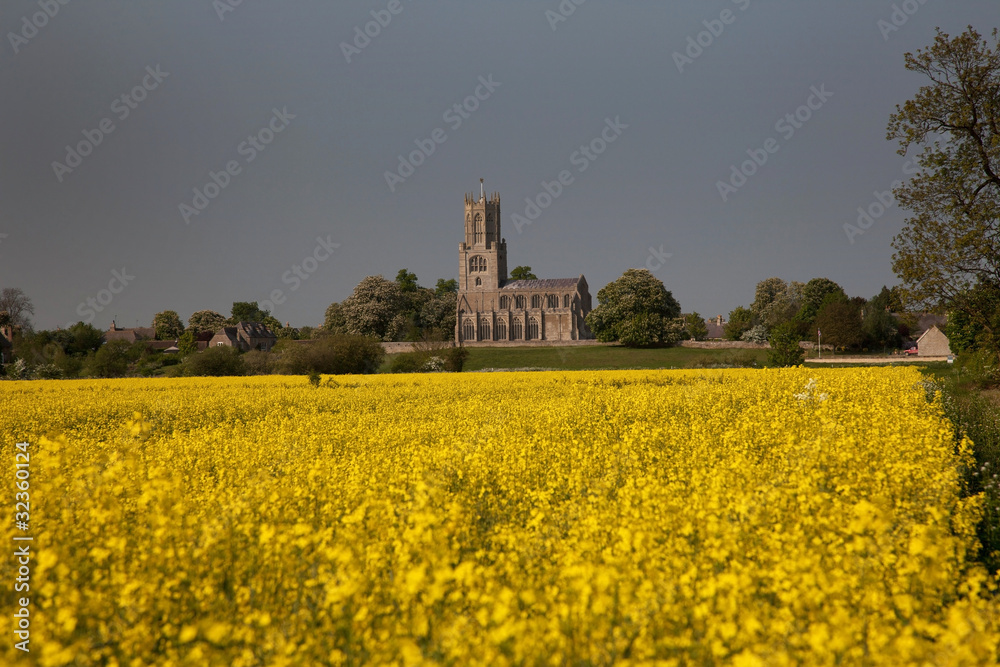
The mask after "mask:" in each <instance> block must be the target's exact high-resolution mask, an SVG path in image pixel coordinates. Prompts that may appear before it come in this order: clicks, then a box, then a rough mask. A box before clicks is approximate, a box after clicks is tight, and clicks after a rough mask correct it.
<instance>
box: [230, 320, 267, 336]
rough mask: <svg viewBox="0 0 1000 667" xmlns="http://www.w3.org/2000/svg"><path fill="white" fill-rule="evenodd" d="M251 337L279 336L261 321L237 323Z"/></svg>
mask: <svg viewBox="0 0 1000 667" xmlns="http://www.w3.org/2000/svg"><path fill="white" fill-rule="evenodd" d="M236 326H237V327H239V328H240V329H242V330H243V333H245V334H246V335H247V337H249V338H277V336H275V335H274V334H273V333H272V332H271V330H270V329H268V328H267V327H266V326H264V325H263V324H261V323H260V322H240V323H239V324H237V325H236Z"/></svg>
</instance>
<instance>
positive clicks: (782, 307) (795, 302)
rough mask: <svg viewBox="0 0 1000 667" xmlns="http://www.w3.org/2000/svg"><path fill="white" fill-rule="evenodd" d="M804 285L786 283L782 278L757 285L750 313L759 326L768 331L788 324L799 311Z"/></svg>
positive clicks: (770, 279) (766, 280)
mask: <svg viewBox="0 0 1000 667" xmlns="http://www.w3.org/2000/svg"><path fill="white" fill-rule="evenodd" d="M802 292H803V285H802V283H798V282H792V283H786V282H785V281H784V280H782V279H781V278H767V279H765V280H762V281H760V282H759V283H757V289H756V290H755V292H754V300H753V303H752V304H750V313H751V314H752V315H753V317H754V320H755V322H756V323H757V324H763V325H764V326H765V327H767V328H768V329H771V328H773V327H776V326H778V325H779V324H781V323H783V322H788V321H789V320H791V319H792V318H793V317H795V314H796V313H797V312H798V310H799V304H800V302H801V301H802Z"/></svg>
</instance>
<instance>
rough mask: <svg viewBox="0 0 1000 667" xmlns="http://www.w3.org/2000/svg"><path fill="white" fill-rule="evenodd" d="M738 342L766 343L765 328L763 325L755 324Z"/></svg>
mask: <svg viewBox="0 0 1000 667" xmlns="http://www.w3.org/2000/svg"><path fill="white" fill-rule="evenodd" d="M740 340H742V341H745V342H747V343H766V342H767V327H765V326H764V325H763V324H755V325H754V326H752V327H750V328H749V329H747V330H746V331H744V332H743V335H742V336H740Z"/></svg>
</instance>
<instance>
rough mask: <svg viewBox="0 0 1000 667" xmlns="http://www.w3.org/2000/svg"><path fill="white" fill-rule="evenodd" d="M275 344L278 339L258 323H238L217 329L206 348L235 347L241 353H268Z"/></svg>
mask: <svg viewBox="0 0 1000 667" xmlns="http://www.w3.org/2000/svg"><path fill="white" fill-rule="evenodd" d="M277 342H278V337H277V336H275V335H274V334H273V333H272V332H271V330H270V329H268V328H267V327H266V326H264V325H263V324H261V323H260V322H239V323H238V324H237V325H236V326H233V327H222V328H221V329H219V330H218V331H217V332H216V333H215V335H214V336H212V339H211V340H210V341H208V346H209V347H235V348H237V349H239V350H241V351H243V352H248V351H250V350H261V351H262V352H268V351H270V350H271V348H272V347H274V344H275V343H277Z"/></svg>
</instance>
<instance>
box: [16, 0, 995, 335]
mask: <svg viewBox="0 0 1000 667" xmlns="http://www.w3.org/2000/svg"><path fill="white" fill-rule="evenodd" d="M64 1H65V0H64ZM236 2H237V0H217V1H216V2H212V0H185V1H184V2H170V3H168V2H161V1H154V0H128V1H126V0H107V1H102V2H87V3H84V2H83V1H82V0H70V1H69V2H68V3H67V4H65V5H61V4H58V2H57V1H56V0H5V1H4V7H3V13H2V18H0V30H2V33H3V34H4V40H3V44H2V45H0V90H2V91H3V95H2V96H0V118H2V120H3V122H2V124H0V151H2V153H0V155H2V162H0V287H8V286H16V287H21V288H22V289H24V290H25V291H26V292H27V293H28V295H29V296H30V297H31V298H32V300H33V301H34V303H35V306H36V316H35V318H34V319H35V325H36V327H38V328H54V327H56V326H65V325H66V324H67V323H68V322H75V321H77V320H80V319H84V320H90V321H92V322H93V324H94V325H95V326H98V327H100V328H106V327H107V326H108V324H109V323H110V321H111V319H112V317H116V318H117V320H118V322H119V324H120V325H127V326H134V325H135V324H136V323H139V324H142V325H146V324H148V323H149V322H150V320H151V319H152V316H153V314H154V313H156V312H157V311H160V310H164V309H172V310H176V311H177V312H178V313H180V315H181V317H182V318H185V319H186V318H187V317H188V316H189V315H190V314H191V313H192V312H193V311H196V310H201V309H211V310H217V311H219V312H222V313H224V314H227V315H228V313H229V310H230V307H231V305H232V302H233V301H252V300H257V301H262V302H263V301H265V300H268V299H270V297H271V296H272V294H273V293H274V292H275V291H276V290H279V291H280V292H281V294H280V297H281V300H282V302H281V303H280V304H278V303H275V304H274V307H273V311H274V315H275V316H276V317H278V318H279V319H280V320H282V321H291V322H292V323H293V324H296V325H305V324H311V325H316V324H320V323H321V322H322V320H323V312H324V310H325V309H326V307H327V306H328V305H329V304H330V303H331V302H332V301H339V300H341V299H343V298H345V297H346V296H348V295H349V294H350V292H351V290H352V288H353V287H354V285H355V284H357V283H358V282H359V281H360V280H361V279H362V278H363V277H365V276H366V275H371V274H378V273H381V274H383V275H385V276H386V277H389V278H392V277H394V276H395V274H396V272H397V271H398V270H399V269H400V268H402V267H406V268H409V269H410V270H411V271H414V272H415V273H416V274H417V276H418V277H419V278H420V282H421V284H424V285H433V284H434V282H435V281H436V280H437V279H438V278H442V277H444V278H451V277H456V276H457V272H458V260H457V247H458V243H459V242H460V241H461V239H462V197H463V194H464V193H465V192H471V191H473V190H478V187H479V178H480V177H483V178H485V179H486V188H487V190H488V191H499V192H500V193H501V196H502V211H503V214H504V215H503V234H504V236H505V237H506V238H507V242H508V252H509V257H510V260H509V261H510V263H511V265H512V266H514V265H518V264H527V265H530V266H532V267H533V269H534V270H535V273H537V274H538V276H539V277H540V278H560V277H573V276H576V275H578V274H580V273H583V274H585V275H586V277H587V280H588V282H589V283H590V285H591V290H592V292H593V293H595V294H596V292H597V290H598V289H599V288H600V287H602V286H603V285H605V284H606V283H608V282H609V281H611V280H613V279H615V278H616V277H618V276H619V275H621V273H622V272H623V271H624V270H625V269H628V268H630V267H643V266H648V267H650V268H655V275H656V276H657V277H659V278H660V279H661V280H663V282H664V283H665V284H666V285H667V288H668V289H670V290H671V291H672V292H673V294H674V296H675V297H676V298H677V299H678V300H679V301H680V303H681V305H682V307H683V308H684V310H685V311H690V310H697V311H699V312H700V313H702V314H703V315H705V316H712V315H716V314H719V313H722V314H725V313H728V312H729V311H730V310H731V309H732V308H734V307H735V306H737V305H741V304H742V305H745V304H748V303H749V302H750V301H751V300H752V298H753V290H754V286H755V284H756V283H757V282H758V281H759V280H761V279H763V278H767V277H769V276H774V275H776V276H780V277H782V278H784V279H786V280H801V281H806V280H809V279H810V278H813V277H817V276H824V277H828V278H831V279H833V280H835V281H837V282H839V283H840V284H841V285H843V286H844V287H845V288H846V289H847V291H848V293H850V294H851V295H859V296H864V297H870V296H872V295H873V294H875V293H877V292H878V290H879V289H880V288H881V286H882V285H883V284H889V285H891V284H894V282H895V280H894V276H893V275H892V272H891V270H890V258H891V255H892V249H891V247H890V245H889V242H890V240H891V238H892V236H893V235H894V234H896V233H897V232H898V231H899V230H900V229H901V228H902V224H903V218H904V213H903V212H901V211H900V210H898V207H896V206H892V205H890V206H889V207H888V210H887V211H886V212H885V213H884V214H883V215H882V216H881V217H878V218H877V219H874V220H873V223H872V224H871V225H870V226H869V227H868V229H866V230H865V231H864V233H863V234H854V235H853V237H852V238H850V239H849V235H848V233H846V232H845V229H844V225H845V224H856V221H857V218H858V210H857V209H858V207H864V208H866V209H867V208H869V207H872V206H873V205H875V204H876V203H877V199H876V196H875V194H874V193H876V192H881V191H885V190H888V189H889V188H890V187H891V185H892V183H893V181H894V180H896V179H899V178H902V177H903V176H904V163H905V158H902V157H900V156H898V155H896V153H895V146H894V145H893V144H890V143H889V142H887V141H886V140H885V127H886V122H887V119H888V116H889V114H890V113H891V112H892V111H893V109H894V105H895V104H897V103H900V102H902V101H903V100H905V99H907V98H908V97H909V96H911V95H912V94H913V93H914V92H915V90H916V89H917V88H918V87H919V86H920V85H922V84H923V83H924V82H923V81H922V80H921V79H920V78H919V77H916V76H915V75H911V74H908V73H907V72H905V70H904V69H903V54H904V53H905V52H906V51H915V50H916V49H918V48H920V47H923V46H926V45H928V44H930V43H931V42H932V41H933V35H934V28H935V27H937V26H940V27H941V28H943V29H944V30H945V31H947V32H949V33H952V34H955V33H957V32H960V31H962V30H963V29H964V28H965V26H967V25H969V24H972V25H973V26H974V27H976V28H977V29H978V30H979V31H980V32H982V33H983V34H984V35H985V34H987V33H989V32H991V31H992V28H993V27H994V26H996V25H997V24H998V23H1000V21H998V19H1000V12H998V11H997V3H996V1H995V0H949V1H948V2H945V1H944V0H924V1H923V2H921V1H920V0H907V1H906V2H898V1H893V0H864V1H862V0H838V1H837V2H819V1H818V0H817V1H800V2H778V1H768V0H713V1H711V2H695V1H693V0H692V1H683V2H661V3H653V2H636V1H633V0H618V1H616V2H609V1H601V0H587V1H585V2H583V3H582V4H580V5H579V6H576V5H574V4H573V3H572V0H564V1H563V2H562V5H561V6H562V8H563V12H564V13H566V14H569V11H568V10H569V8H571V7H575V10H574V11H573V12H572V14H570V15H569V16H568V17H565V18H566V20H559V21H557V20H556V19H555V18H554V17H557V16H558V17H559V18H563V17H562V16H561V15H559V14H558V12H559V11H560V9H559V8H560V2H559V1H558V0H543V1H538V0H533V1H531V2H528V1H524V0H503V1H500V0H493V1H489V2H487V1H469V0H463V1H462V2H459V1H458V0H400V2H399V3H398V4H396V3H395V2H390V0H374V1H368V2H353V1H351V2H329V1H324V2H320V1H319V0H312V1H305V0H303V1H289V2H266V1H265V0H243V1H242V2H241V3H240V4H238V5H236V6H231V5H232V4H235V3H236ZM577 2H579V0H577ZM45 7H48V10H49V13H50V14H54V15H53V16H51V17H49V16H46V15H45V14H43V13H41V12H43V11H44V9H45ZM390 9H391V10H395V11H396V12H397V13H396V14H392V13H390ZM56 10H57V11H56ZM224 10H226V11H224ZM228 10H231V11H228ZM727 10H728V13H726V14H723V12H724V11H727ZM373 11H374V12H375V16H376V17H377V18H381V19H382V21H383V23H387V25H385V26H384V27H382V26H377V25H376V24H371V25H367V26H366V24H368V23H369V22H371V21H374V20H375V19H374V18H373V15H372V14H371V12H373ZM547 12H548V14H547ZM907 12H909V13H907ZM720 16H721V18H720ZM220 17H221V18H220ZM387 18H390V19H391V21H386V19H387ZM904 19H905V20H904ZM706 21H707V22H708V24H707V25H706V24H705V23H704V22H706ZM880 21H881V22H882V23H881V24H880V23H879V22H880ZM727 22H728V23H727ZM894 22H895V23H894ZM37 25H40V26H41V27H37ZM366 27H367V29H368V31H369V32H371V33H373V34H374V33H377V36H375V37H374V38H370V39H369V40H368V42H367V43H366V41H365V39H361V38H358V37H357V34H358V32H362V33H363V31H364V30H365V29H366ZM376 27H377V28H378V29H377V30H376ZM710 31H714V32H715V33H718V34H714V35H713V34H711V32H710ZM699 33H703V34H700V35H699ZM689 38H691V40H693V41H695V42H697V41H698V40H699V39H700V41H701V42H702V44H703V45H706V46H703V47H691V46H690V42H689ZM356 39H357V42H356V44H357V45H360V46H361V47H362V48H358V46H354V47H353V49H349V51H351V52H349V53H347V55H345V48H344V46H343V44H344V43H350V44H353V43H355V40H356ZM689 49H690V51H689V52H688V53H689V55H690V56H693V57H691V58H690V60H689V61H688V62H684V61H679V60H678V57H677V56H675V53H680V54H684V53H685V52H686V51H688V50H689ZM699 51H700V52H699ZM685 57H687V56H685ZM348 58H349V59H350V62H348ZM678 63H679V64H680V67H679V66H678ZM147 68H148V69H147ZM679 70H680V71H679ZM480 77H482V80H486V81H491V82H492V83H490V85H489V86H488V87H487V86H484V85H483V84H481V83H480V80H481V79H480ZM137 86H138V88H137ZM814 91H818V92H819V93H821V95H820V96H817V95H816V94H815V92H814ZM477 92H478V93H479V96H480V98H485V99H481V100H478V99H475V97H474V96H475V95H476V93H477ZM123 95H124V96H126V97H125V99H122V96H123ZM470 96H473V98H472V99H468V98H469V97H470ZM463 103H464V104H465V105H466V107H467V109H462V111H461V112H456V111H455V110H454V108H453V107H454V105H455V104H463ZM807 104H812V106H813V109H809V108H808V107H806V108H801V109H800V107H802V106H803V105H807ZM477 107H478V108H477ZM449 110H451V111H449ZM276 112H277V114H276ZM796 112H798V114H799V119H798V120H796V119H794V116H793V122H789V121H787V120H782V119H784V118H785V116H786V114H789V113H791V114H795V113H796ZM293 116H294V117H293ZM608 119H610V121H611V124H615V122H616V120H617V124H618V129H616V130H611V129H610V126H609V124H608ZM803 119H804V120H803ZM779 121H780V123H779ZM800 121H802V122H800ZM626 126H627V127H626ZM605 128H608V129H607V130H605ZM108 130H110V132H109V131H108ZM275 130H280V132H275ZM435 130H440V131H439V132H437V133H435ZM602 132H603V133H604V138H605V139H608V138H613V139H614V141H613V143H608V144H606V145H603V141H604V139H600V138H601V136H602ZM88 137H89V138H88ZM250 137H254V139H253V142H251V141H249V138H250ZM432 137H435V138H436V139H437V140H438V142H437V143H435V141H434V139H433V138H432ZM98 139H99V143H97V140H98ZM768 139H772V141H771V142H770V143H768ZM267 141H270V143H267V144H266V145H265V143H264V142H267ZM81 142H83V145H82V146H80V144H81ZM254 142H256V143H257V147H255V146H254ZM416 142H421V143H422V144H423V145H424V147H425V149H427V148H429V146H430V145H431V144H433V146H434V151H433V153H432V154H431V155H429V156H427V157H426V158H424V157H423V156H422V155H417V156H414V158H416V159H415V161H417V162H421V161H422V164H420V165H419V166H418V167H416V169H414V170H413V173H412V174H410V173H409V171H408V169H406V168H404V169H403V170H402V173H403V175H405V176H407V177H406V178H405V180H403V181H402V182H398V180H397V179H391V180H392V181H393V183H392V187H391V188H390V186H389V184H388V183H387V178H386V172H387V171H393V172H396V173H397V174H399V173H400V158H399V156H400V155H403V156H405V157H406V158H407V159H409V157H410V154H411V153H412V152H413V151H417V150H418V144H417V143H416ZM92 144H97V145H92ZM67 146H72V147H74V150H77V149H79V152H81V153H88V154H87V155H79V156H76V155H67ZM581 147H587V151H586V153H585V152H580V151H581ZM602 148H603V152H602V153H601V154H600V155H597V154H596V153H595V152H591V151H592V150H593V151H598V150H601V149H602ZM767 149H770V151H771V152H768V150H767ZM748 151H751V153H749V154H748ZM428 152H429V151H428ZM587 153H589V156H588V155H587ZM751 155H756V157H757V158H758V161H763V159H764V157H766V162H765V163H764V164H763V165H762V166H759V167H757V166H756V165H753V164H749V163H748V164H747V165H746V166H745V169H746V171H748V172H751V173H752V175H751V176H749V177H748V178H746V181H745V183H743V184H742V185H741V186H740V187H739V188H733V190H729V191H726V192H725V193H724V194H725V201H724V200H723V194H722V193H720V188H719V181H726V182H729V181H730V178H731V177H732V167H733V165H736V166H737V168H739V167H740V165H741V163H743V162H744V161H746V160H749V159H751ZM251 158H252V159H251ZM54 163H59V165H54ZM74 165H75V166H74ZM227 165H228V166H229V167H230V168H231V170H232V174H225V173H224V172H225V171H226V169H227ZM584 167H586V169H585V170H583V168H584ZM564 170H565V171H568V172H569V174H564V177H565V176H568V177H569V178H566V181H567V182H569V179H570V178H571V179H572V182H569V185H565V186H562V192H561V193H559V195H558V196H557V197H555V198H554V200H552V201H551V203H549V201H547V200H546V196H547V193H546V195H545V196H541V197H540V201H539V203H541V204H548V206H547V207H546V208H545V209H544V210H542V211H540V215H538V216H537V217H536V219H534V220H533V221H532V222H531V224H520V225H516V224H515V221H514V218H513V216H514V215H515V214H517V215H520V216H525V215H526V209H528V208H529V207H528V204H527V203H526V202H525V200H526V198H530V199H533V200H536V201H538V200H539V195H540V194H542V193H545V192H546V191H545V189H544V187H543V181H544V182H548V183H552V182H553V181H557V180H558V178H559V174H560V172H562V171H564ZM213 173H214V174H215V180H216V181H217V182H218V183H220V184H223V185H225V187H215V186H214V184H213V185H210V186H208V187H207V190H208V191H207V192H206V185H208V184H212V183H213V176H212V175H213ZM735 182H736V183H741V180H740V179H738V178H737V179H735ZM196 188H197V189H198V190H199V191H200V192H202V193H204V194H206V195H215V196H214V197H213V198H211V199H207V198H206V199H204V200H202V199H201V197H200V196H196V194H195V189H196ZM550 188H551V189H552V190H553V191H558V189H557V188H556V187H554V186H550ZM182 204H183V205H185V206H187V207H190V209H186V208H185V209H184V210H182V207H181V205H182ZM198 207H201V209H202V210H199V211H198V212H197V214H193V213H192V211H195V210H197V208H198ZM872 211H873V212H875V213H878V211H879V208H878V206H874V207H873V208H872ZM527 213H531V214H532V215H534V214H535V211H533V210H530V209H529V210H528V211H527ZM525 219H527V218H525ZM518 227H519V229H518ZM318 239H322V240H323V242H324V244H325V245H326V246H328V247H330V246H332V245H333V244H336V247H335V248H333V249H332V250H328V249H324V248H322V247H321V244H320V243H319V241H318ZM852 241H853V243H852ZM651 249H653V250H655V251H656V253H655V254H654V253H652V252H651ZM666 255H669V257H666ZM657 256H659V257H657ZM310 257H319V258H320V259H322V260H323V261H317V260H316V259H309V260H307V259H306V258H310ZM296 266H299V267H304V268H300V269H299V274H300V275H301V276H305V279H303V278H302V277H299V276H297V275H296V274H295V267H296ZM116 272H117V274H120V275H121V277H118V276H117V275H116ZM109 287H110V289H109ZM88 299H90V300H92V301H91V302H92V304H96V306H97V307H98V308H100V311H98V310H97V309H96V308H93V307H92V306H91V305H88V304H87V301H88ZM101 301H104V302H105V304H106V305H102V304H101V303H100V302H101Z"/></svg>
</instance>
